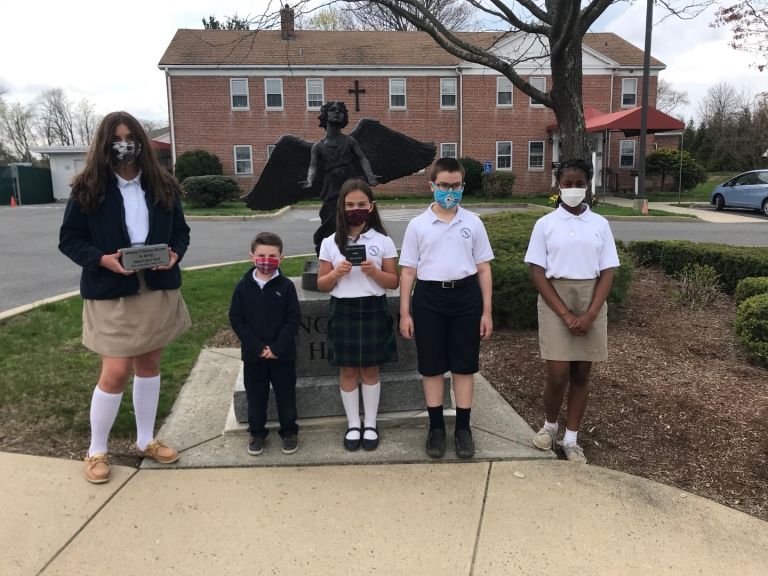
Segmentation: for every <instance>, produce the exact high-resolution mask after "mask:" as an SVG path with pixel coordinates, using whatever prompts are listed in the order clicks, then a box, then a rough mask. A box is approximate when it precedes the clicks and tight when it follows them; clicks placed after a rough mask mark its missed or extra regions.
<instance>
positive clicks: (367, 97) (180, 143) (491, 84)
mask: <svg viewBox="0 0 768 576" xmlns="http://www.w3.org/2000/svg"><path fill="white" fill-rule="evenodd" d="M232 77H244V76H232ZM282 79H283V110H280V111H279V110H266V106H265V96H264V78H262V77H257V76H251V77H249V78H248V95H249V110H232V109H231V105H230V82H229V80H230V77H227V76H172V77H171V90H172V98H173V107H174V110H173V121H174V130H175V139H176V153H177V155H178V154H181V153H183V152H185V151H187V150H192V149H196V148H202V149H205V150H208V151H209V152H212V153H214V154H216V155H217V156H219V158H220V159H221V161H222V164H223V165H224V173H225V174H227V175H231V176H234V177H235V178H236V179H237V181H238V182H239V183H240V186H241V188H242V189H243V191H244V192H247V191H249V190H250V189H251V187H252V186H253V185H254V184H255V182H256V180H257V178H258V175H259V174H260V173H261V170H262V169H263V167H264V165H265V164H266V161H267V145H269V144H274V143H275V142H276V141H277V140H278V139H279V138H280V136H282V135H283V134H294V135H296V136H299V137H302V138H304V139H306V140H309V141H315V140H318V139H320V138H321V137H322V136H323V130H322V129H321V128H320V127H319V126H318V121H317V116H318V111H317V110H308V109H307V103H306V83H305V81H306V78H305V77H303V76H299V77H297V76H283V77H282ZM354 80H359V83H360V88H363V89H365V90H366V93H365V94H362V95H361V96H360V108H361V112H355V98H354V95H352V94H349V93H348V92H347V91H348V90H349V89H351V88H352V87H353V85H354ZM652 81H653V84H652V86H651V102H654V101H655V90H656V79H655V78H653V80H652ZM461 84H463V89H464V131H463V133H464V141H463V150H462V151H461V153H463V155H465V156H471V157H473V158H475V159H477V160H479V161H481V162H483V161H486V160H490V161H492V162H493V166H494V168H495V167H496V142H497V141H511V142H512V171H513V172H514V173H515V174H516V176H517V181H516V184H515V188H516V192H517V193H519V194H539V193H546V192H547V191H548V190H549V187H550V181H551V172H550V169H551V162H552V145H551V143H549V142H548V133H547V131H546V126H547V125H550V124H554V123H555V116H554V113H553V112H552V111H551V110H549V109H547V108H543V107H532V106H530V104H529V98H528V96H526V95H525V94H524V93H522V92H521V91H519V90H517V89H515V88H513V104H512V106H511V107H509V108H502V107H497V106H496V75H495V74H488V75H483V76H480V75H466V76H464V78H463V81H459V80H458V79H457V85H459V86H460V85H461ZM640 84H641V81H639V82H638V98H639V94H640V90H641V87H640ZM550 87H551V78H547V88H548V89H549V88H550ZM457 92H460V88H457ZM406 97H407V108H406V109H405V110H393V109H390V108H389V77H383V76H359V77H354V78H352V77H326V78H325V79H324V99H325V100H326V101H328V100H343V101H345V102H346V103H347V108H348V109H349V112H350V124H349V126H348V127H347V131H350V130H352V129H353V128H354V126H355V125H356V123H357V121H358V120H359V119H360V118H363V117H367V118H374V119H377V120H379V121H381V122H382V123H383V124H385V125H387V126H389V127H390V128H393V129H395V130H398V131H400V132H403V133H405V134H408V135H409V136H411V137H413V138H417V139H419V140H424V141H434V142H435V144H436V145H437V147H438V148H437V153H438V155H439V154H440V144H441V143H456V144H457V145H458V144H459V142H460V127H459V112H458V109H453V110H450V109H441V108H440V76H439V75H435V76H409V77H407V80H406ZM457 101H458V102H459V103H460V102H461V94H460V93H459V94H457ZM620 102H621V81H620V79H618V78H616V79H615V80H614V87H613V110H614V111H616V110H619V109H620ZM584 105H585V106H592V107H594V108H597V109H599V110H601V111H603V112H609V111H610V106H611V79H610V76H608V75H605V76H584ZM618 139H619V138H618V137H615V138H613V146H612V148H611V154H610V159H611V161H610V162H611V163H610V165H611V166H612V167H614V168H615V167H617V166H618ZM529 141H544V142H545V154H544V169H543V170H541V169H539V170H529V169H528V142H529ZM234 145H250V146H251V147H252V157H253V169H254V174H253V175H247V176H237V175H235V168H234V152H233V146H234ZM457 147H458V146H457ZM650 149H652V148H651V147H649V150H650ZM620 172H621V179H622V182H624V181H626V179H627V178H629V170H621V171H620ZM426 180H427V175H426V174H417V175H413V176H409V177H407V178H403V179H400V180H398V181H396V182H393V183H391V184H388V185H386V186H381V187H379V189H378V190H377V193H378V194H394V193H406V194H413V193H423V192H427V187H426ZM630 180H631V179H630Z"/></svg>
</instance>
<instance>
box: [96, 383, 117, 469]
mask: <svg viewBox="0 0 768 576" xmlns="http://www.w3.org/2000/svg"><path fill="white" fill-rule="evenodd" d="M122 399H123V393H122V392H119V393H117V394H110V393H109V392H104V390H102V389H101V388H99V387H98V386H96V388H94V390H93V396H92V397H91V446H90V448H88V456H93V455H94V454H106V452H107V440H108V439H109V431H110V430H112V424H114V423H115V418H117V411H118V410H119V409H120V401H121V400H122Z"/></svg>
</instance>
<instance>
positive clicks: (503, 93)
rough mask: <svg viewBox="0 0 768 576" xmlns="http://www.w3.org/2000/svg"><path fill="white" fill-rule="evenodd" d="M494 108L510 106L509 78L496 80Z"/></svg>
mask: <svg viewBox="0 0 768 576" xmlns="http://www.w3.org/2000/svg"><path fill="white" fill-rule="evenodd" d="M496 106H512V82H510V81H509V78H506V77H504V76H498V77H497V78H496Z"/></svg>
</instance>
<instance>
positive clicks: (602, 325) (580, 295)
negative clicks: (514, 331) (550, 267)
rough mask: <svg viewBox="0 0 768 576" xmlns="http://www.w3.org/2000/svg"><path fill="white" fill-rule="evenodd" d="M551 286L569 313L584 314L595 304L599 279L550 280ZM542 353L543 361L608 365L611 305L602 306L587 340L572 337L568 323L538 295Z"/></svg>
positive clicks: (587, 334)
mask: <svg viewBox="0 0 768 576" xmlns="http://www.w3.org/2000/svg"><path fill="white" fill-rule="evenodd" d="M550 282H551V283H552V286H554V288H555V291H556V292H557V294H558V295H559V296H560V299H561V300H562V301H563V303H564V304H565V305H566V306H567V307H568V309H569V310H570V311H571V312H573V313H574V314H576V315H577V316H578V315H579V314H583V313H584V312H586V311H587V309H588V308H589V305H590V304H591V303H592V295H593V294H594V292H595V286H596V285H597V279H594V280H560V279H555V278H552V279H550ZM537 307H538V311H539V349H540V350H541V357H542V358H543V359H544V360H560V361H575V360H581V361H586V362H605V361H606V360H607V359H608V305H607V304H603V307H602V308H601V309H600V312H599V313H598V315H597V318H596V319H595V322H594V324H592V329H591V330H590V331H589V332H587V333H586V334H585V335H584V336H576V335H575V334H573V333H572V332H571V331H570V330H569V329H568V327H567V326H566V325H565V322H563V321H562V319H561V318H560V317H559V316H558V315H557V314H555V313H554V312H553V311H552V309H551V308H550V307H549V306H547V303H546V302H544V299H543V298H542V297H541V295H539V301H538V305H537Z"/></svg>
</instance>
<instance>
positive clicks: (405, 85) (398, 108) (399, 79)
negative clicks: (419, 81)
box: [389, 78, 408, 110]
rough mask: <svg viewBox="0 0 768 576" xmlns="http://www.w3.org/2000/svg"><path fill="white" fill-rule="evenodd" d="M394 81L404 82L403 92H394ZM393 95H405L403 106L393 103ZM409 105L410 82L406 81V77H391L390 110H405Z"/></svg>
mask: <svg viewBox="0 0 768 576" xmlns="http://www.w3.org/2000/svg"><path fill="white" fill-rule="evenodd" d="M393 82H402V83H403V93H402V94H400V93H399V92H398V93H394V92H392V83H393ZM392 96H402V97H403V105H402V106H399V105H398V106H393V105H392ZM407 107H408V83H407V82H406V79H405V78H390V79H389V109H390V110H405V109H406V108H407Z"/></svg>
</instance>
